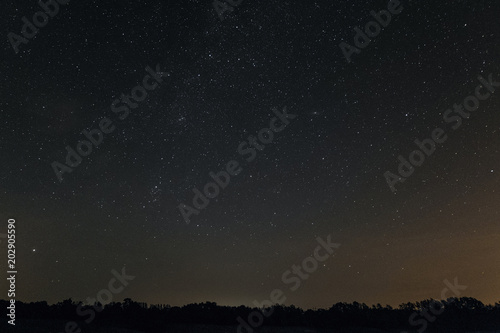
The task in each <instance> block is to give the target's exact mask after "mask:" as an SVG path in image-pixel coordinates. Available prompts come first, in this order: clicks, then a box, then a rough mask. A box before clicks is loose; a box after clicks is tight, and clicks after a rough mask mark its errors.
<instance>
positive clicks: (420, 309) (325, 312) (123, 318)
mask: <svg viewBox="0 0 500 333" xmlns="http://www.w3.org/2000/svg"><path fill="white" fill-rule="evenodd" d="M0 306H1V307H3V308H5V307H7V306H8V302H7V301H4V300H0ZM432 308H434V309H435V310H434V312H433V311H432V310H431V309H432ZM436 309H439V310H440V311H439V314H436V312H437V311H438V310H436ZM16 310H17V316H18V318H17V321H18V323H21V322H23V321H27V320H28V321H30V322H35V323H36V322H41V321H51V322H55V323H57V324H58V325H59V327H60V329H58V330H57V332H64V330H65V328H64V327H65V325H66V323H67V322H75V323H76V324H77V325H79V327H80V328H82V331H87V330H86V329H85V328H87V327H88V328H93V329H97V328H99V327H116V328H124V329H134V330H140V331H145V332H162V331H165V330H166V329H167V328H168V327H171V325H175V324H200V325H201V324H203V325H232V326H236V325H238V322H237V318H238V317H241V318H243V319H244V320H246V319H247V318H248V315H249V314H250V313H251V312H252V311H256V310H257V311H259V310H258V309H256V308H249V307H245V306H239V307H230V306H219V305H217V304H216V303H214V302H205V303H194V304H188V305H185V306H182V307H177V306H173V307H172V306H169V305H167V304H153V305H148V304H146V303H141V302H134V301H132V300H131V299H130V298H126V299H125V300H123V302H112V303H109V304H106V305H104V306H102V305H101V304H99V303H96V304H92V305H83V304H81V303H76V302H74V301H73V300H71V299H67V300H63V301H61V302H59V303H56V304H53V305H48V304H47V302H32V303H23V302H19V301H18V302H16ZM425 312H427V315H428V316H430V317H428V318H431V317H432V318H433V320H428V323H427V324H428V326H426V331H427V332H471V331H488V330H490V331H492V330H499V329H500V303H495V305H484V304H483V303H482V302H480V301H478V300H476V299H474V298H470V297H463V298H449V299H447V300H443V301H435V300H432V299H428V300H423V301H420V302H416V303H405V304H401V305H400V306H399V307H398V308H397V309H393V308H392V307H390V306H388V305H386V306H381V305H380V304H377V305H376V306H375V305H374V306H371V307H369V306H368V305H366V304H364V303H358V302H354V303H336V304H334V305H332V306H331V307H330V308H329V309H314V310H306V311H304V310H303V309H301V308H297V307H295V306H293V305H292V306H283V305H278V304H277V305H275V306H273V307H272V314H271V315H269V316H268V317H266V316H263V317H264V323H263V326H270V327H285V326H286V327H294V326H295V327H311V328H317V329H321V328H329V329H347V328H355V327H361V328H365V329H368V328H370V329H379V330H382V331H397V330H406V331H410V332H416V331H417V327H416V326H415V325H413V326H412V325H411V324H410V321H409V318H410V317H411V316H412V315H413V316H420V317H419V318H424V317H425V316H424V315H423V314H424V313H425ZM259 313H260V311H259ZM433 313H434V315H433ZM4 324H5V323H2V324H1V325H0V330H1V331H2V332H3V331H4V330H3V329H2V327H3V326H2V325H4ZM35 331H38V330H33V332H35Z"/></svg>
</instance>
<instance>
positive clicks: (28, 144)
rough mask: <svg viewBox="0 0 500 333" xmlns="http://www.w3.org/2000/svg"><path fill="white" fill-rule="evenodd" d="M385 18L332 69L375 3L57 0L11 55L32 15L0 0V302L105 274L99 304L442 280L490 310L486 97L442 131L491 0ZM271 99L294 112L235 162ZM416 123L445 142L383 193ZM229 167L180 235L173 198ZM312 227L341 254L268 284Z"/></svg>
mask: <svg viewBox="0 0 500 333" xmlns="http://www.w3.org/2000/svg"><path fill="white" fill-rule="evenodd" d="M233 2H236V1H233ZM400 6H401V7H402V8H403V10H402V12H401V13H400V14H397V15H396V14H394V15H393V16H392V20H391V22H390V24H388V26H387V27H385V28H383V29H382V31H381V32H380V34H379V35H378V36H376V37H374V38H372V42H371V43H370V44H369V45H368V46H366V47H365V48H364V49H362V50H361V51H360V52H359V53H354V54H352V56H351V59H350V60H351V61H350V62H348V61H347V60H346V58H345V57H344V54H343V52H342V50H341V48H340V47H339V45H340V43H342V42H345V43H348V44H350V45H352V46H354V41H353V38H354V35H355V34H356V32H355V30H354V28H355V27H360V28H361V29H363V30H364V27H365V24H366V23H368V22H370V21H374V18H373V17H372V16H371V15H370V11H372V10H374V11H376V12H379V11H380V10H382V9H384V10H387V8H388V1H385V0H384V1H365V0H357V1H327V0H324V1H277V0H266V1H247V0H243V1H242V2H241V4H240V5H238V6H236V7H234V10H233V11H232V12H230V13H229V12H227V13H225V15H224V17H225V18H224V19H223V20H221V19H220V18H219V17H218V15H217V11H216V10H215V9H214V7H213V6H212V2H211V0H183V1H160V0H142V1H131V0H119V1H118V0H106V1H94V0H90V1H70V3H69V4H67V5H60V8H59V9H60V10H59V13H58V14H57V15H55V16H54V17H52V18H49V21H48V24H47V25H46V26H45V27H42V28H40V29H39V32H38V33H37V35H36V36H35V37H34V38H31V39H29V42H28V43H27V44H21V45H19V52H18V53H16V52H15V51H14V49H13V47H12V45H11V43H10V42H9V38H8V34H9V33H10V32H13V33H15V34H18V35H21V28H22V26H23V24H24V23H23V21H22V17H23V16H26V17H27V18H28V19H29V20H30V21H32V17H33V14H34V13H36V12H37V11H39V10H41V9H40V7H39V6H38V4H37V1H23V4H21V3H20V2H19V1H14V0H7V1H5V2H4V5H3V6H2V13H1V14H0V27H1V31H2V33H3V36H4V39H3V43H2V44H1V45H2V48H1V58H0V59H1V60H0V61H1V64H0V68H1V71H2V75H1V76H0V91H1V98H0V111H1V115H2V117H1V120H0V152H1V161H2V165H1V168H0V219H1V224H0V232H2V233H6V232H7V219H8V218H15V219H16V226H17V229H16V231H17V232H16V248H17V266H18V271H19V273H18V276H17V279H18V280H17V289H18V290H17V291H18V292H17V297H16V298H17V299H18V300H21V301H36V300H46V301H48V302H49V303H53V302H58V301H61V300H63V299H66V298H70V297H71V298H73V299H74V300H84V299H85V298H87V297H89V296H94V297H95V295H96V293H97V292H98V291H99V290H101V289H103V288H106V287H107V285H108V281H109V280H110V278H112V277H113V275H112V274H111V270H113V269H115V270H117V271H121V269H122V268H123V267H126V272H127V274H130V275H133V276H135V279H134V280H133V281H131V282H130V284H129V285H128V286H127V287H126V288H125V290H124V291H123V292H122V293H120V294H118V295H116V299H114V300H122V299H123V298H126V297H130V298H132V299H134V300H136V301H141V302H148V303H164V304H170V305H184V304H188V303H193V302H203V301H214V302H217V303H218V304H221V305H241V304H243V305H251V304H252V302H253V301H254V300H259V301H260V300H264V299H269V294H270V292H271V291H272V290H273V289H282V290H283V291H284V292H285V295H286V297H287V300H286V302H285V304H287V305H290V304H294V305H296V306H300V307H304V308H313V307H329V306H331V305H332V304H333V303H336V302H352V301H358V302H365V303H367V304H377V303H381V304H390V305H393V306H397V305H399V304H401V303H403V302H409V301H417V300H422V299H425V298H435V299H439V298H440V294H441V290H442V289H443V288H444V287H445V286H446V285H445V284H444V283H443V281H444V280H445V279H447V280H450V281H452V280H453V279H454V278H455V277H457V278H458V281H459V283H460V284H461V285H466V286H467V290H466V291H465V292H464V293H463V295H462V296H470V297H475V298H477V299H479V300H481V301H483V302H485V303H494V302H496V301H498V300H500V263H499V259H500V225H499V223H500V208H499V202H500V190H499V184H500V151H499V150H500V131H499V127H500V88H496V92H495V93H492V94H491V96H490V97H489V98H488V99H486V100H484V101H481V103H480V106H479V108H478V110H477V111H474V112H473V113H472V114H471V115H470V117H469V118H468V119H463V122H462V125H461V126H460V127H459V128H457V129H456V130H455V129H453V127H452V125H453V124H454V123H447V122H445V121H444V119H443V114H444V113H445V111H446V110H447V109H453V105H454V104H455V103H457V104H461V103H463V101H464V98H466V97H467V96H470V95H474V91H475V88H476V87H477V86H478V85H480V84H481V82H480V81H479V80H478V76H480V75H481V76H482V77H484V78H485V79H486V80H487V79H488V76H489V75H490V74H491V75H492V78H493V80H494V82H497V81H500V66H499V59H500V21H499V19H498V18H499V13H500V3H498V1H493V0H491V1H486V0H480V1H478V0H467V1H466V0H454V1H452V0H444V1H431V0H425V1H407V0H401V3H400ZM148 66H149V67H150V68H151V70H152V71H153V72H154V73H155V74H156V75H157V78H159V79H160V80H161V81H162V82H161V83H159V82H157V81H155V80H154V78H151V80H149V84H153V83H155V84H156V83H158V85H157V87H156V88H155V89H154V90H151V91H147V96H146V98H145V99H144V100H142V101H140V102H137V104H138V105H137V106H136V107H129V111H130V113H129V114H128V116H127V117H124V119H120V115H122V114H124V113H116V112H114V111H113V110H112V108H111V105H112V104H113V102H114V101H115V100H116V99H118V100H119V99H120V98H121V95H122V94H124V95H130V94H131V91H132V90H133V89H134V87H137V86H138V85H142V84H143V78H144V77H145V76H146V75H148V71H147V70H146V67H148ZM157 69H159V70H158V71H157ZM490 88H491V87H490ZM493 89H495V88H493ZM481 91H482V92H484V93H486V92H488V89H487V87H485V86H482V87H481ZM131 103H136V102H133V101H132V102H131ZM117 105H118V106H124V105H126V104H123V103H122V102H120V103H119V104H117ZM273 109H274V111H273ZM284 109H285V110H286V111H287V112H288V113H289V114H293V115H296V117H295V118H294V119H289V124H288V125H287V126H286V127H285V128H284V129H283V130H282V131H280V132H278V133H274V138H273V140H272V142H271V143H269V144H265V145H264V146H265V147H263V149H262V150H259V149H255V153H256V156H255V159H253V160H252V161H247V158H248V156H249V155H242V154H240V153H239V152H238V147H239V145H240V144H241V143H242V142H245V141H247V142H248V137H249V136H256V135H257V133H258V132H259V131H260V130H261V129H263V128H266V127H267V128H268V127H269V124H270V120H271V119H272V118H273V117H275V112H283V110H284ZM103 118H108V119H110V120H111V121H112V125H113V126H114V128H115V129H114V131H113V132H112V133H109V134H104V135H103V141H102V142H101V143H100V144H99V145H98V147H95V146H93V151H92V152H91V153H90V154H89V155H88V156H86V157H83V158H82V161H81V163H80V165H78V166H76V167H75V168H73V171H72V172H71V173H64V175H63V176H62V178H63V180H62V181H59V180H58V178H57V176H56V173H55V172H54V170H53V167H52V163H53V162H54V161H58V162H60V163H65V159H66V154H67V151H66V148H65V147H66V146H70V147H73V149H76V145H77V143H78V142H79V140H86V138H85V136H84V135H83V134H82V131H84V130H87V131H90V130H92V129H95V128H99V123H100V121H101V119H103ZM279 124H281V123H280V122H278V125H279ZM438 127H439V128H442V129H443V130H444V131H445V133H446V135H447V137H448V139H447V141H446V142H444V143H442V144H436V150H435V152H434V153H433V154H432V155H431V156H429V157H426V159H425V162H424V163H423V164H422V166H420V167H415V170H414V173H413V174H412V175H411V176H410V177H408V179H407V180H406V181H405V182H404V183H400V182H398V183H397V184H396V185H395V188H396V189H397V191H395V192H393V191H391V189H390V187H389V186H388V183H387V181H386V178H385V177H384V173H385V172H386V171H390V172H392V173H395V174H397V172H398V165H399V163H400V162H399V160H398V156H399V155H402V156H403V157H404V158H406V159H408V157H409V155H410V153H411V152H412V151H413V150H415V149H418V147H417V145H416V144H415V143H414V141H415V140H416V139H418V140H424V139H427V138H431V133H432V132H433V130H434V129H435V128H438ZM246 147H249V146H246ZM232 160H235V161H237V162H238V163H239V167H241V172H240V173H239V174H238V175H235V176H231V179H230V182H229V184H228V185H227V186H226V187H225V188H224V189H221V190H220V193H219V195H218V196H217V197H216V198H213V199H209V200H210V202H209V204H208V206H207V207H206V208H204V209H200V210H199V214H197V215H195V214H193V215H191V216H190V223H189V224H188V223H186V221H185V220H184V218H183V216H182V214H181V212H180V210H179V205H181V204H185V205H189V206H193V203H192V200H193V196H194V193H193V188H197V189H199V190H201V191H203V187H204V186H205V184H207V183H208V182H210V181H212V179H211V177H210V176H209V173H210V172H214V173H217V172H219V171H221V170H225V169H226V165H227V163H228V162H229V161H232ZM328 235H331V239H332V241H334V242H336V243H339V244H341V246H340V247H339V248H338V249H336V250H335V252H334V255H333V256H331V257H330V258H328V259H327V260H326V261H324V262H322V263H321V264H320V266H319V268H318V269H317V270H316V271H315V272H314V273H312V274H311V276H310V277H309V279H307V280H305V281H303V282H302V284H301V286H300V288H299V289H298V290H296V291H293V292H292V291H290V289H289V285H286V284H284V283H283V281H282V274H283V273H284V272H285V271H287V270H289V269H290V268H291V266H292V265H293V264H300V263H301V262H302V260H303V259H305V258H306V257H308V256H310V255H312V252H313V250H314V249H315V247H316V246H317V244H318V243H317V241H316V238H317V237H322V238H323V239H326V237H327V236H328ZM0 240H2V239H0ZM1 248H2V252H3V253H2V257H6V242H5V241H4V240H2V243H1ZM4 262H6V260H4V259H2V267H5V266H4V264H3V263H4ZM0 286H2V290H3V291H2V294H3V293H4V291H5V290H6V289H5V288H6V287H7V284H6V282H5V280H3V282H2V283H1V284H0ZM450 296H451V295H450ZM4 298H5V297H4Z"/></svg>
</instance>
